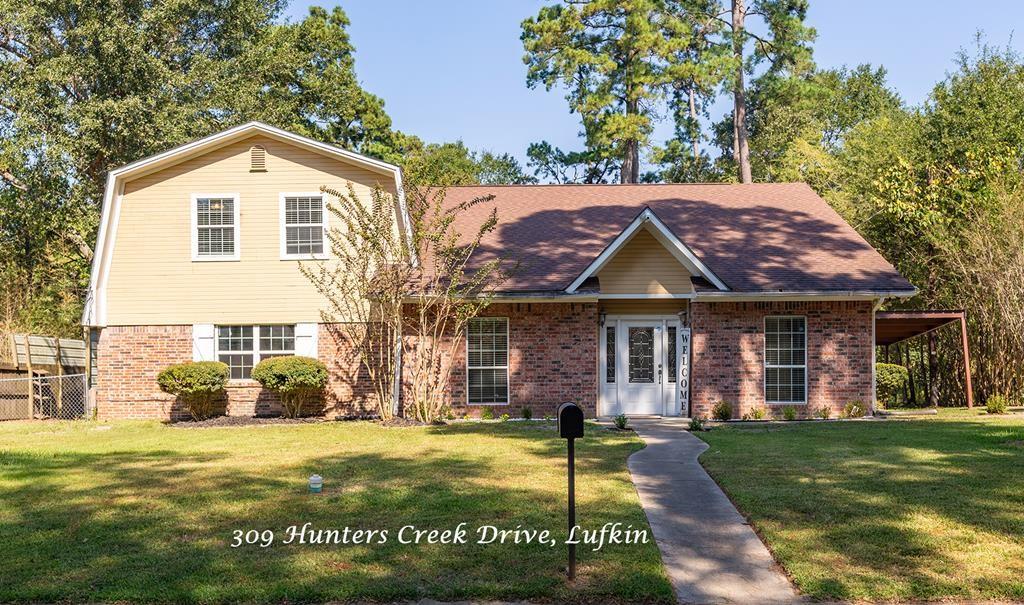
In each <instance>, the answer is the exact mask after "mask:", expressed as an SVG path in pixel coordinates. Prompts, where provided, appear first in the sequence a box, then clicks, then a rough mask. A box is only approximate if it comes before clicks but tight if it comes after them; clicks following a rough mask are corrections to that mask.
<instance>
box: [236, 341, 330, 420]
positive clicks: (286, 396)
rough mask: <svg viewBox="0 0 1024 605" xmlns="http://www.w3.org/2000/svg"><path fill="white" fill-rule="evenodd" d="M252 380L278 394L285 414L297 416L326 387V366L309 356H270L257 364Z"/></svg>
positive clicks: (290, 416) (291, 416)
mask: <svg viewBox="0 0 1024 605" xmlns="http://www.w3.org/2000/svg"><path fill="white" fill-rule="evenodd" d="M252 379H253V380H255V381H256V382H258V383H260V384H261V385H263V387H264V388H266V389H269V390H271V391H273V392H275V393H277V396H278V397H280V398H281V408H282V410H283V412H284V415H285V416H286V417H288V418H296V417H298V415H299V414H300V413H301V412H302V408H303V406H305V404H306V403H307V402H308V401H309V399H310V398H311V397H313V396H315V395H317V394H318V393H321V392H322V391H323V390H324V387H326V386H327V366H325V365H324V364H323V363H322V362H319V361H317V360H315V359H313V358H311V357H300V356H297V355H286V356H283V357H271V358H270V359H264V360H263V361H261V362H259V363H258V364H256V367H255V368H253V369H252Z"/></svg>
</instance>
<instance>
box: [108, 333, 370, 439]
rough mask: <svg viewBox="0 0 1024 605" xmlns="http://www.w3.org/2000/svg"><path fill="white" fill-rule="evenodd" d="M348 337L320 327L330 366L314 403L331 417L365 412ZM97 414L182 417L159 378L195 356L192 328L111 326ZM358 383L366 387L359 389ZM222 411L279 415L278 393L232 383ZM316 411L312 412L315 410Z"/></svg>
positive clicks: (182, 409) (321, 351)
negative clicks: (322, 392)
mask: <svg viewBox="0 0 1024 605" xmlns="http://www.w3.org/2000/svg"><path fill="white" fill-rule="evenodd" d="M344 340H345V339H344V337H343V336H342V335H341V334H340V333H339V332H338V331H337V330H335V329H333V328H332V327H331V326H328V325H321V326H320V330H319V334H318V338H317V343H318V344H317V348H318V355H319V357H320V359H322V360H324V363H325V364H326V365H327V369H328V386H327V392H326V397H325V402H313V403H312V404H311V406H310V407H311V409H312V408H313V407H319V408H321V409H322V410H323V412H324V413H325V414H326V415H327V416H328V417H337V416H364V415H367V414H368V410H369V409H372V406H368V405H367V400H366V398H367V395H368V393H369V389H368V387H367V386H366V384H365V381H363V382H361V383H360V382H358V380H357V381H356V383H355V384H353V379H352V377H353V376H354V375H355V371H354V368H357V367H358V364H357V363H356V361H355V359H354V358H353V357H352V355H351V354H350V353H349V351H350V350H351V347H346V346H345V344H344ZM96 359H97V367H96V382H95V384H94V394H95V398H96V410H97V417H98V418H100V419H115V418H120V419H139V420H141V419H155V420H180V419H184V418H188V417H189V414H188V411H187V410H186V409H185V407H184V406H183V405H182V404H181V403H180V402H179V401H177V400H176V399H175V397H173V396H171V395H168V394H167V393H164V392H162V391H161V390H160V388H159V387H158V386H157V383H156V376H157V374H159V373H160V371H161V370H163V369H164V368H166V367H167V366H169V365H171V364H176V363H184V362H186V361H191V360H192V326H190V325H189V326H111V327H107V328H103V329H102V330H101V332H100V336H99V340H98V344H97V350H96ZM360 384H362V385H363V386H362V387H361V386H360ZM225 390H226V395H227V396H226V397H225V400H224V401H223V402H222V403H221V405H220V409H218V410H217V412H218V413H224V414H227V415H229V416H270V415H276V414H280V413H281V402H280V401H279V400H278V398H277V396H276V395H274V394H273V393H271V392H270V391H267V390H266V389H264V388H262V387H261V386H260V385H259V384H258V383H256V382H254V381H244V382H241V381H239V382H230V383H228V386H227V389H225ZM311 411H312V410H311Z"/></svg>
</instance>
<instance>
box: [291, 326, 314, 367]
mask: <svg viewBox="0 0 1024 605" xmlns="http://www.w3.org/2000/svg"><path fill="white" fill-rule="evenodd" d="M319 329H320V324H316V323H306V324H295V354H296V355H302V356H303V357H312V358H313V359H316V358H317V350H316V347H317V332H318V331H319Z"/></svg>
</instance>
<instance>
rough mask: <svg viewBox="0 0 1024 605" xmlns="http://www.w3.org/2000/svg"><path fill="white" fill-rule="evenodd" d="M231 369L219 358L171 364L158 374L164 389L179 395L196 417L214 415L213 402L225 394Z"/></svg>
mask: <svg viewBox="0 0 1024 605" xmlns="http://www.w3.org/2000/svg"><path fill="white" fill-rule="evenodd" d="M229 375H230V372H229V370H228V366H227V364H225V363H221V362H219V361H190V362H187V363H179V364H176V365H173V366H168V367H167V368H165V369H164V370H163V371H162V372H160V373H159V374H157V377H156V383H157V384H158V385H160V390H161V391H163V392H165V393H170V394H171V395H174V396H176V397H178V398H179V399H180V400H181V401H182V402H183V403H184V404H185V408H186V409H188V413H189V414H190V415H191V416H192V419H193V420H206V419H207V418H209V417H210V416H212V415H213V402H214V401H216V400H217V399H219V398H220V397H221V396H223V395H224V385H226V384H227V383H228V376H229Z"/></svg>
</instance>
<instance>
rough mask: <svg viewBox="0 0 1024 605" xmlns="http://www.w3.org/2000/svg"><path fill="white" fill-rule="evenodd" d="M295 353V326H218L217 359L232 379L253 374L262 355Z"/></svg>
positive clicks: (263, 356)
mask: <svg viewBox="0 0 1024 605" xmlns="http://www.w3.org/2000/svg"><path fill="white" fill-rule="evenodd" d="M294 354H295V326H217V359H218V360H219V361H222V362H224V363H226V364H228V368H229V369H230V370H231V379H232V380H245V379H248V378H251V377H252V368H253V366H255V365H256V364H257V363H259V362H260V360H262V359H268V358H270V357H280V356H281V355H294Z"/></svg>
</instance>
